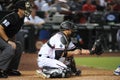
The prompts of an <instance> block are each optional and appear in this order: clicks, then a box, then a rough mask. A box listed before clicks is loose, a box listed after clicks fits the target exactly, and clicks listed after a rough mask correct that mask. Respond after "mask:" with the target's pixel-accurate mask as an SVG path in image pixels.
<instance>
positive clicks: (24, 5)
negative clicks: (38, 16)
mask: <svg viewBox="0 0 120 80" xmlns="http://www.w3.org/2000/svg"><path fill="white" fill-rule="evenodd" d="M15 8H16V9H17V10H18V9H23V10H24V13H25V16H26V17H29V15H30V14H31V11H32V5H31V4H30V2H29V1H26V0H20V1H18V2H17V3H16V4H15Z"/></svg>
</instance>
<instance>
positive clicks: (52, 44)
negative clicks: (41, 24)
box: [36, 21, 97, 78]
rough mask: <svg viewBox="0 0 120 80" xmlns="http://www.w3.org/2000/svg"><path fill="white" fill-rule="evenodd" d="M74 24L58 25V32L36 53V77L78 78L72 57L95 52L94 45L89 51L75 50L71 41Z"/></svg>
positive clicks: (63, 23)
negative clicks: (73, 76) (37, 68)
mask: <svg viewBox="0 0 120 80" xmlns="http://www.w3.org/2000/svg"><path fill="white" fill-rule="evenodd" d="M74 28H75V27H74V23H72V22H70V21H64V22H62V23H61V24H60V32H58V33H56V34H55V35H53V36H52V37H51V38H50V39H49V40H48V41H47V42H46V43H45V44H44V45H43V46H42V47H41V49H40V51H39V52H38V67H39V70H37V71H36V72H37V75H38V76H39V77H41V78H66V77H70V76H72V75H75V76H79V75H80V74H81V71H80V70H78V69H77V68H76V65H75V61H74V55H89V54H94V53H96V52H97V49H96V48H97V47H96V45H95V46H94V48H93V49H92V50H91V51H90V50H86V49H82V48H81V49H77V48H76V47H75V45H74V44H73V43H72V41H71V36H72V35H73V33H74Z"/></svg>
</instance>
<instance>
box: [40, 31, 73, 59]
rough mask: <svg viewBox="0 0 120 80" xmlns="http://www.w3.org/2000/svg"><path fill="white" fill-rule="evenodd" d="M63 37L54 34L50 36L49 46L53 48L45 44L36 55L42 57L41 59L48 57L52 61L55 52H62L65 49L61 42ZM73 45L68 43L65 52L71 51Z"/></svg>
mask: <svg viewBox="0 0 120 80" xmlns="http://www.w3.org/2000/svg"><path fill="white" fill-rule="evenodd" d="M62 36H63V34H60V32H59V33H56V34H55V35H54V36H52V37H51V38H50V39H49V44H50V45H51V46H52V47H53V48H51V47H50V46H49V45H48V44H47V43H45V44H44V45H43V46H42V47H41V49H40V51H39V53H38V54H40V55H42V56H43V57H50V58H52V59H54V58H55V51H56V50H64V49H65V45H64V44H63V43H62V42H61V40H60V39H61V37H62ZM74 48H75V45H74V44H73V43H72V42H71V41H70V43H69V45H68V47H67V50H71V49H74Z"/></svg>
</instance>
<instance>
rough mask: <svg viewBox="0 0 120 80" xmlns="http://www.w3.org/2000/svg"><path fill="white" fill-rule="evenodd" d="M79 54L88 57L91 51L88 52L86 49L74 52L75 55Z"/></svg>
mask: <svg viewBox="0 0 120 80" xmlns="http://www.w3.org/2000/svg"><path fill="white" fill-rule="evenodd" d="M79 54H83V55H88V54H90V51H89V50H86V49H81V50H80V49H76V50H74V55H79Z"/></svg>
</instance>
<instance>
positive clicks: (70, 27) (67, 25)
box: [60, 21, 77, 37]
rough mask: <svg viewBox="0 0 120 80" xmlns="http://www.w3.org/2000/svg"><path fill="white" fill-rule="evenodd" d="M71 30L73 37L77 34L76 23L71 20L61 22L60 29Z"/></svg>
mask: <svg viewBox="0 0 120 80" xmlns="http://www.w3.org/2000/svg"><path fill="white" fill-rule="evenodd" d="M65 30H71V31H72V33H71V35H70V36H71V37H73V36H74V35H75V34H76V31H77V30H76V25H75V24H74V23H73V22H71V21H64V22H62V23H61V24H60V31H65Z"/></svg>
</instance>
